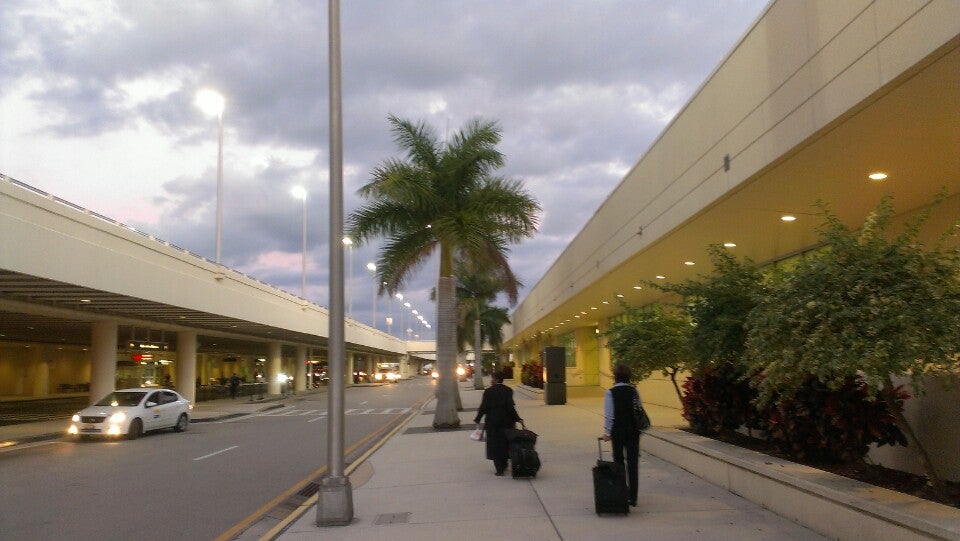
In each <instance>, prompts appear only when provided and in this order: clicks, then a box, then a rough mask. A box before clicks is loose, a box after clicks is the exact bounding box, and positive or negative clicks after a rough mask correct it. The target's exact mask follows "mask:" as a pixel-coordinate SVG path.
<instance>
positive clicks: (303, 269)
mask: <svg viewBox="0 0 960 541" xmlns="http://www.w3.org/2000/svg"><path fill="white" fill-rule="evenodd" d="M290 193H291V194H293V196H294V197H296V198H297V199H300V200H301V201H303V235H302V238H303V249H302V251H301V255H300V296H301V297H303V300H307V190H306V188H304V187H303V186H294V187H293V188H292V189H291V190H290Z"/></svg>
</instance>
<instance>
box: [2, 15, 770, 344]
mask: <svg viewBox="0 0 960 541" xmlns="http://www.w3.org/2000/svg"><path fill="white" fill-rule="evenodd" d="M765 4H766V2H765V0H722V1H716V0H656V1H653V0H650V1H647V0H626V1H613V0H609V1H608V0H542V1H535V0H506V1H500V0H469V1H468V0H462V1H461V0H422V1H421V0H379V1H375V0H345V1H343V2H342V5H341V29H342V30H341V32H342V59H343V116H344V134H343V137H344V191H345V203H344V204H345V207H346V210H347V212H349V211H350V210H352V209H355V208H357V207H358V206H359V205H361V204H362V201H361V200H360V199H358V197H357V196H356V190H357V189H358V188H359V187H360V186H361V185H363V184H364V183H366V182H367V181H368V180H369V175H370V171H371V169H372V168H373V167H374V166H375V165H376V164H378V163H380V162H381V161H382V160H384V159H385V158H388V157H392V156H395V155H396V148H395V146H394V145H393V142H392V139H391V137H390V133H389V126H388V123H387V115H390V114H394V115H397V116H400V117H402V118H407V119H411V120H415V121H416V120H424V121H426V122H428V123H429V124H431V125H432V126H433V127H434V128H435V129H436V131H437V133H438V134H441V135H443V134H447V133H450V132H453V131H455V130H457V129H459V128H460V127H461V126H463V125H464V123H465V122H466V121H467V120H469V119H471V118H474V117H477V116H480V117H483V118H485V119H492V120H497V121H498V122H499V123H500V126H501V128H502V130H503V143H502V145H501V147H500V148H501V150H502V151H503V152H504V153H505V154H506V157H507V164H506V167H505V168H504V169H503V170H502V171H501V173H502V174H503V175H506V176H509V177H512V178H517V179H522V180H523V181H524V182H525V185H526V188H527V189H528V190H529V191H530V193H531V194H533V196H534V197H536V198H537V199H538V200H539V202H540V204H541V205H542V207H543V209H544V212H543V215H542V216H541V226H540V231H539V232H538V234H537V235H536V236H535V237H534V238H532V239H530V240H527V241H526V242H524V243H522V244H520V245H517V246H515V247H513V250H512V253H511V258H510V262H511V265H512V266H513V268H514V271H515V272H516V273H517V274H518V276H519V277H520V278H521V280H522V281H523V282H524V283H525V284H526V285H527V286H528V287H532V286H533V285H534V284H536V282H537V281H538V280H539V279H540V278H541V276H542V275H543V273H544V272H545V271H546V269H547V268H549V266H550V264H551V263H552V262H553V261H554V260H555V259H556V257H557V256H558V255H559V254H560V252H561V251H562V250H563V248H564V247H565V246H566V245H567V243H568V242H569V241H570V239H571V238H572V237H573V236H574V235H576V233H577V232H578V231H579V230H580V229H581V228H582V227H583V225H584V223H585V222H586V221H587V220H588V219H589V218H590V216H591V215H592V214H593V212H594V211H595V210H596V208H597V207H598V206H599V205H600V204H601V203H602V202H603V199H604V198H605V197H606V196H607V194H608V193H609V192H610V190H611V189H612V188H613V187H614V186H615V185H616V184H617V183H618V182H619V181H620V180H621V179H622V178H623V176H624V174H625V173H626V172H627V171H628V170H629V168H630V167H632V166H633V164H635V163H636V162H637V161H638V160H639V158H640V157H641V155H642V154H643V152H644V151H645V150H646V149H647V148H648V147H649V146H650V144H651V143H652V142H653V141H654V140H655V138H656V137H657V135H658V134H659V133H660V132H661V131H662V130H663V128H664V127H665V126H666V125H667V124H668V123H669V121H670V119H671V118H672V117H673V115H674V114H676V112H677V111H678V110H679V109H680V108H681V107H682V106H683V105H684V104H685V103H686V102H687V100H688V99H689V98H690V96H691V95H692V94H693V92H695V91H696V89H697V88H698V87H699V86H700V84H701V83H702V82H703V81H704V79H705V78H706V77H707V76H708V75H709V74H710V73H711V72H712V71H713V69H714V68H715V67H716V66H717V64H718V63H719V62H720V61H721V60H722V59H723V58H724V57H725V56H726V54H727V53H728V52H729V50H730V49H731V48H732V47H733V46H734V45H735V43H736V42H737V40H739V39H740V37H741V36H742V35H743V34H744V33H745V32H746V31H747V30H748V28H749V26H750V25H751V24H752V22H753V21H754V20H755V19H756V17H757V16H758V15H759V14H760V13H761V11H762V10H763V8H764V6H765ZM0 29H2V32H0V172H2V173H4V174H6V175H9V176H11V177H13V178H16V179H17V180H20V181H22V182H25V183H27V184H30V185H32V186H34V187H36V188H38V189H40V190H43V191H46V192H49V193H52V194H54V195H56V196H58V197H61V198H63V199H66V200H68V201H71V202H73V203H76V204H78V205H81V206H83V207H85V208H88V209H91V210H93V211H96V212H98V213H101V214H104V215H106V216H110V217H112V218H115V219H117V220H119V221H121V222H124V223H126V224H128V225H131V226H133V227H135V228H137V229H140V230H142V231H145V232H148V233H150V234H152V235H154V236H156V237H158V238H161V239H164V240H167V241H170V242H171V243H173V244H176V245H179V246H182V247H184V248H186V249H188V250H191V251H192V252H194V253H197V254H200V255H203V256H205V257H207V258H208V259H211V260H212V259H214V255H215V248H214V246H215V233H214V232H215V227H214V223H215V215H216V212H215V211H216V154H217V146H216V145H217V122H216V119H214V118H210V117H207V116H205V115H204V114H203V113H202V112H201V111H200V110H199V109H198V108H197V107H196V106H195V104H194V99H195V96H196V93H197V91H198V90H200V89H201V88H214V89H216V90H218V91H219V92H220V93H222V94H223V95H224V96H225V98H226V108H225V113H224V126H225V136H224V169H223V170H224V175H223V176H224V194H223V205H224V211H223V238H222V260H223V262H224V264H226V265H228V266H230V267H232V268H235V269H237V270H240V271H242V272H244V273H246V274H248V275H250V276H253V277H255V278H257V279H260V280H262V281H264V282H267V283H270V284H273V285H275V286H277V287H280V288H282V289H285V290H287V291H290V292H292V293H295V294H299V293H300V269H301V266H300V263H301V260H300V256H301V240H302V239H301V217H302V213H301V203H300V202H299V201H298V200H295V199H293V197H292V196H291V195H290V189H291V188H292V187H293V186H295V185H302V186H304V187H305V188H306V189H307V190H308V192H309V196H308V202H307V221H308V234H307V239H308V248H307V251H308V270H307V280H308V287H307V297H308V298H309V299H310V300H311V301H314V302H317V303H318V304H321V305H324V306H326V305H328V291H327V274H328V251H329V248H328V244H327V230H328V220H329V214H328V208H329V193H328V187H327V182H328V177H329V165H328V140H329V139H328V115H327V110H328V101H327V98H328V92H327V88H328V79H327V10H326V2H320V1H310V0H301V1H296V0H277V1H267V0H236V1H227V0H222V1H217V2H213V1H198V0H191V1H162V2H161V1H155V2H149V1H147V0H136V1H119V2H115V1H99V0H78V1H59V2H58V1H54V0H47V1H42V0H38V1H18V0H4V1H2V2H0ZM376 250H377V246H376V245H369V246H364V247H361V248H357V249H355V251H354V253H353V256H352V259H353V265H352V272H351V270H350V269H349V268H348V269H347V270H346V271H345V272H346V274H347V277H348V280H349V278H350V276H351V275H352V280H350V281H349V282H348V283H349V284H352V285H349V286H348V292H349V294H348V299H349V297H350V296H352V297H353V301H352V311H353V316H354V318H355V319H357V320H359V321H361V322H364V323H368V324H369V323H370V321H371V317H372V310H371V308H372V305H373V301H374V298H373V288H374V287H375V282H374V280H373V279H372V277H371V276H370V275H369V273H368V271H367V270H366V264H367V263H368V262H371V261H374V260H375V259H376ZM349 259H350V258H349V256H348V257H347V261H349ZM436 273H437V270H436V264H435V262H431V263H429V264H428V265H426V266H425V267H423V268H421V269H419V270H418V271H417V272H416V273H415V274H414V275H412V276H411V277H410V280H409V282H408V284H407V287H406V290H405V291H404V293H405V294H406V296H407V299H409V300H410V301H411V303H412V305H413V308H419V310H420V311H421V312H422V313H425V314H427V319H428V320H433V313H434V309H433V306H432V304H431V303H430V302H429V300H428V299H429V289H430V287H432V285H433V284H434V283H435V280H436ZM351 294H352V295H351ZM521 298H522V293H521ZM386 309H387V301H386V299H383V298H381V299H380V300H379V301H378V305H377V310H378V320H379V321H378V326H379V327H380V328H381V329H384V330H386V327H385V323H384V321H383V320H384V315H385V310H386ZM393 310H394V315H395V316H396V315H397V310H398V307H397V306H394V307H393ZM397 330H398V325H397V324H396V323H395V324H394V327H393V331H394V334H397V332H396V331H397Z"/></svg>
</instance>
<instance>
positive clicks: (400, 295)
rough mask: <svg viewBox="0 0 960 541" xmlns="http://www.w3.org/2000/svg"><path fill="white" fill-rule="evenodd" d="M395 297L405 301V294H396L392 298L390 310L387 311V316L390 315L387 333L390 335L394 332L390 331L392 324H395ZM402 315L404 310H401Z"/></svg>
mask: <svg viewBox="0 0 960 541" xmlns="http://www.w3.org/2000/svg"><path fill="white" fill-rule="evenodd" d="M394 298H396V299H397V300H398V301H403V294H402V293H397V294H396V295H394V296H393V297H391V298H390V308H389V310H390V312H389V313H387V316H389V317H387V333H388V334H389V335H390V336H393V333H392V332H390V326H391V325H393V299H394ZM401 315H402V312H401Z"/></svg>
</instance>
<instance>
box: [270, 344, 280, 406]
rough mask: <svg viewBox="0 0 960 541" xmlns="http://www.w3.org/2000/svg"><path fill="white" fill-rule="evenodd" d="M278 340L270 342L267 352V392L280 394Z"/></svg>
mask: <svg viewBox="0 0 960 541" xmlns="http://www.w3.org/2000/svg"><path fill="white" fill-rule="evenodd" d="M280 361H281V359H280V342H270V343H269V344H268V352H267V381H268V382H269V383H267V394H280V391H281V390H282V389H283V388H282V387H281V386H280V381H279V380H278V379H277V377H279V376H280Z"/></svg>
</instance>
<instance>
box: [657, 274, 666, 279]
mask: <svg viewBox="0 0 960 541" xmlns="http://www.w3.org/2000/svg"><path fill="white" fill-rule="evenodd" d="M666 279H667V277H666V276H664V275H662V274H658V275H657V280H666Z"/></svg>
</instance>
